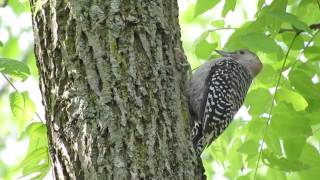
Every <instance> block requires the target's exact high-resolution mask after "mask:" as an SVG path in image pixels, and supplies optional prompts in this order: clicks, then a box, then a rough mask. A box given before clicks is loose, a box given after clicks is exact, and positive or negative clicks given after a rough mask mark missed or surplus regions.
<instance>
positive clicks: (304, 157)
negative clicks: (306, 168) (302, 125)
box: [299, 143, 320, 167]
mask: <svg viewBox="0 0 320 180" xmlns="http://www.w3.org/2000/svg"><path fill="white" fill-rule="evenodd" d="M299 159H300V161H303V162H304V163H307V164H309V165H310V166H313V167H319V164H320V154H319V151H318V150H317V148H316V147H314V146H313V145H311V144H309V143H306V144H305V145H304V146H303V149H302V152H301V154H300V156H299Z"/></svg>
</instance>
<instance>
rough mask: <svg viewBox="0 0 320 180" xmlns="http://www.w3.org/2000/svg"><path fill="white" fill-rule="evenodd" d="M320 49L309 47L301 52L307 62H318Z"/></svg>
mask: <svg viewBox="0 0 320 180" xmlns="http://www.w3.org/2000/svg"><path fill="white" fill-rule="evenodd" d="M319 52H320V47H319V46H310V47H307V48H305V50H304V51H303V54H304V56H305V57H306V58H307V59H308V60H309V61H320V54H319Z"/></svg>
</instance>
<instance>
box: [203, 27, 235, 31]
mask: <svg viewBox="0 0 320 180" xmlns="http://www.w3.org/2000/svg"><path fill="white" fill-rule="evenodd" d="M236 29H238V28H233V27H223V28H217V29H211V30H208V31H209V32H214V31H220V30H236Z"/></svg>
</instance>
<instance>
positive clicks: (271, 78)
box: [256, 64, 279, 88]
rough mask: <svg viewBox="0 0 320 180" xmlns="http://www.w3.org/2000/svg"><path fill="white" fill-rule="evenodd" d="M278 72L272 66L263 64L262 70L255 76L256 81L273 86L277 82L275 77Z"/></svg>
mask: <svg viewBox="0 0 320 180" xmlns="http://www.w3.org/2000/svg"><path fill="white" fill-rule="evenodd" d="M278 76H279V75H278V73H277V71H276V70H274V69H273V67H272V66H271V65H269V64H264V65H263V68H262V71H261V72H260V73H259V74H258V76H257V77H256V79H257V81H259V83H262V84H263V85H265V86H266V87H268V88H270V87H274V86H275V85H276V83H277V77H278Z"/></svg>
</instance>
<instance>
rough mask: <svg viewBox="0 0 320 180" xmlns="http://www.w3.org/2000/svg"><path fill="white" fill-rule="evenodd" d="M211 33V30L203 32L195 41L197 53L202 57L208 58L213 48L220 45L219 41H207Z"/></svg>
mask: <svg viewBox="0 0 320 180" xmlns="http://www.w3.org/2000/svg"><path fill="white" fill-rule="evenodd" d="M209 33H210V32H209V31H206V32H204V33H202V35H201V36H200V37H199V38H198V39H197V41H196V42H195V54H196V56H197V57H198V58H200V59H208V58H209V57H210V54H211V53H212V52H213V50H214V49H215V48H216V47H217V46H218V43H210V42H208V41H207V36H208V35H209Z"/></svg>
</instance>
